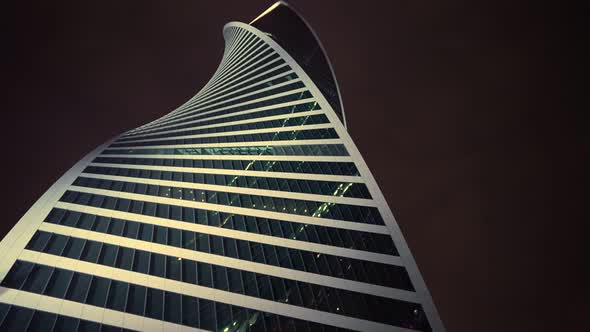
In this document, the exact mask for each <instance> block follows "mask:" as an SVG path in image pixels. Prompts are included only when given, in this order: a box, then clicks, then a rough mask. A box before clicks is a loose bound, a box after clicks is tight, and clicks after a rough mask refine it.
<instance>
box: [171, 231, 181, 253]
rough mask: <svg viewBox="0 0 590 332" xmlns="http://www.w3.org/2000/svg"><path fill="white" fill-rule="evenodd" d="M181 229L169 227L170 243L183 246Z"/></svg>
mask: <svg viewBox="0 0 590 332" xmlns="http://www.w3.org/2000/svg"><path fill="white" fill-rule="evenodd" d="M181 237H182V236H181V231H180V230H179V229H176V228H168V245H170V246H174V247H179V248H180V247H181V245H180V242H181Z"/></svg>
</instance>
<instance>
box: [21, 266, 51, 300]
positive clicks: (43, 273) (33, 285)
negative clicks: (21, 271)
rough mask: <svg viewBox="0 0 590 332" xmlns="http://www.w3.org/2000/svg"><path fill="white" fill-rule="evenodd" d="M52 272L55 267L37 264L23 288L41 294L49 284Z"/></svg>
mask: <svg viewBox="0 0 590 332" xmlns="http://www.w3.org/2000/svg"><path fill="white" fill-rule="evenodd" d="M52 272H53V267H50V266H45V265H35V266H34V267H33V270H32V271H31V273H30V274H29V277H28V278H27V280H26V281H25V284H24V285H23V287H22V290H24V291H26V292H32V293H37V294H41V293H42V292H43V290H44V289H45V286H47V282H48V281H49V278H50V277H51V273H52Z"/></svg>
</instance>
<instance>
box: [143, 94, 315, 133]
mask: <svg viewBox="0 0 590 332" xmlns="http://www.w3.org/2000/svg"><path fill="white" fill-rule="evenodd" d="M305 91H307V88H299V89H294V90H289V91H285V92H281V93H277V94H274V95H270V96H265V97H262V98H258V99H253V100H248V101H245V102H242V103H237V104H234V105H229V106H225V107H220V108H216V109H212V110H209V111H206V112H202V113H193V112H192V111H191V112H189V113H187V114H186V117H184V116H183V117H180V118H177V119H175V120H174V121H173V122H175V123H169V124H167V125H164V126H161V127H158V129H159V128H167V127H169V126H174V125H178V124H186V123H187V122H186V121H189V120H190V119H192V118H194V117H197V116H199V117H200V116H203V115H207V114H211V113H217V112H221V111H225V110H227V109H233V108H235V107H241V106H246V105H253V104H256V103H259V102H262V101H266V100H270V99H274V98H280V97H284V96H288V95H291V94H296V93H303V92H305ZM274 105H275V106H277V105H280V104H274ZM181 120H182V122H179V121H181ZM154 129H156V128H146V129H143V130H142V131H141V132H146V131H149V130H154Z"/></svg>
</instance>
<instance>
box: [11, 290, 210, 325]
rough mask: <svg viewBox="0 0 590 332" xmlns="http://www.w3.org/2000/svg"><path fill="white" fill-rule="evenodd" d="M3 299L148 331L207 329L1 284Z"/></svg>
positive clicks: (35, 307) (56, 312)
mask: <svg viewBox="0 0 590 332" xmlns="http://www.w3.org/2000/svg"><path fill="white" fill-rule="evenodd" d="M0 303H6V304H13V305H16V306H21V307H26V308H31V309H36V310H41V311H45V312H49V313H53V314H57V315H64V316H68V317H74V318H79V319H83V320H87V321H91V322H95V323H99V324H106V325H111V326H116V327H121V328H127V329H132V330H137V331H145V332H164V331H174V330H176V331H183V332H188V331H194V332H205V331H206V330H202V329H197V328H194V327H190V326H185V325H179V324H174V323H170V322H165V321H160V320H157V319H153V318H149V317H144V316H138V315H132V314H129V313H126V312H122V311H115V310H111V309H107V308H100V307H96V306H93V305H90V304H84V303H79V302H74V301H69V300H65V299H58V298H55V297H51V296H47V295H41V294H35V293H29V292H25V291H21V290H17V289H12V288H5V287H2V286H0Z"/></svg>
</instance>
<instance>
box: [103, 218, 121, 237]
mask: <svg viewBox="0 0 590 332" xmlns="http://www.w3.org/2000/svg"><path fill="white" fill-rule="evenodd" d="M123 226H124V222H123V220H120V219H115V218H113V219H112V220H111V224H110V225H109V230H108V231H107V233H109V234H113V235H117V236H121V234H123Z"/></svg>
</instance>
